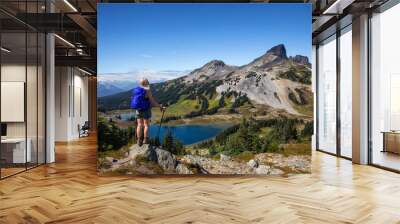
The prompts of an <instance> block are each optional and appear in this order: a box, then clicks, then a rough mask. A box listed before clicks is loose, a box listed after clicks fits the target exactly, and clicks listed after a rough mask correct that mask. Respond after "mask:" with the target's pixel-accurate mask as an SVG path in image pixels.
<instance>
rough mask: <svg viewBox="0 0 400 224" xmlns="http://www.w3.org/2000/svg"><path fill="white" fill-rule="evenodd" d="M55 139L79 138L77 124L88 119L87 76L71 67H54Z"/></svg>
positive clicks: (68, 139) (81, 123)
mask: <svg viewBox="0 0 400 224" xmlns="http://www.w3.org/2000/svg"><path fill="white" fill-rule="evenodd" d="M55 85H56V91H55V126H56V132H55V140H56V141H70V140H73V139H77V138H79V132H78V125H81V126H82V125H83V124H84V123H85V121H87V120H88V117H89V115H88V78H87V77H86V76H84V74H83V73H82V72H80V71H79V70H77V69H76V68H72V67H56V83H55Z"/></svg>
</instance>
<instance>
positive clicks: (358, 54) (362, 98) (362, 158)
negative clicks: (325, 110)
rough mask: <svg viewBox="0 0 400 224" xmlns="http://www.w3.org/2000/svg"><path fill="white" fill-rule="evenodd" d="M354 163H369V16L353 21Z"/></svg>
mask: <svg viewBox="0 0 400 224" xmlns="http://www.w3.org/2000/svg"><path fill="white" fill-rule="evenodd" d="M352 28H353V37H352V38H353V40H352V44H353V58H352V61H353V80H352V81H353V84H352V85H353V102H352V104H353V118H352V121H353V128H352V133H353V140H352V145H353V153H352V157H353V162H354V163H358V164H367V163H368V15H366V14H364V15H361V16H360V17H357V18H354V19H353V25H352Z"/></svg>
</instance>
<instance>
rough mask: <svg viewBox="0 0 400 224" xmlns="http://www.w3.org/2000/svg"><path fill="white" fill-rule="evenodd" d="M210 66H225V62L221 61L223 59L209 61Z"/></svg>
mask: <svg viewBox="0 0 400 224" xmlns="http://www.w3.org/2000/svg"><path fill="white" fill-rule="evenodd" d="M205 65H208V66H210V65H211V66H225V62H223V61H221V60H212V61H210V62H208V63H207V64H205Z"/></svg>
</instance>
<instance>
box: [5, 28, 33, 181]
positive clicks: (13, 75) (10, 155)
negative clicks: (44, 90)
mask: <svg viewBox="0 0 400 224" xmlns="http://www.w3.org/2000/svg"><path fill="white" fill-rule="evenodd" d="M1 47H2V51H1V87H0V88H1V107H0V110H1V126H2V128H1V129H2V133H1V135H2V136H1V161H2V166H1V168H2V170H1V176H2V177H6V176H10V175H12V174H15V173H18V172H21V171H24V170H25V169H26V162H30V161H31V160H30V159H31V151H30V150H27V144H26V142H27V141H26V133H27V126H26V110H25V108H26V106H25V103H26V101H25V99H26V88H27V86H26V80H27V79H26V74H27V66H26V58H27V52H26V33H25V32H12V33H11V32H10V33H4V32H3V33H2V34H1ZM28 149H29V148H28Z"/></svg>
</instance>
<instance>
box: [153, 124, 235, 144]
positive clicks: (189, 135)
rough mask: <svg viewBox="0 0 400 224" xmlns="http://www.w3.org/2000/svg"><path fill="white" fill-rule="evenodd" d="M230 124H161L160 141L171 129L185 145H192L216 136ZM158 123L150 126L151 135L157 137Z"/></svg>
mask: <svg viewBox="0 0 400 224" xmlns="http://www.w3.org/2000/svg"><path fill="white" fill-rule="evenodd" d="M230 126H231V125H230V124H212V125H211V124H204V125H203V124H188V125H176V126H161V129H160V141H161V142H162V139H163V138H164V136H165V134H166V133H167V132H168V129H170V130H171V132H172V135H173V136H174V137H175V138H177V139H179V140H180V141H181V142H182V143H183V144H184V145H190V144H193V143H196V142H201V141H204V140H207V139H210V138H213V137H215V136H216V135H217V134H219V133H220V132H222V131H223V130H225V129H226V128H228V127H230ZM158 128H159V126H158V125H152V126H151V127H150V136H151V137H156V136H157V132H158Z"/></svg>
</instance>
